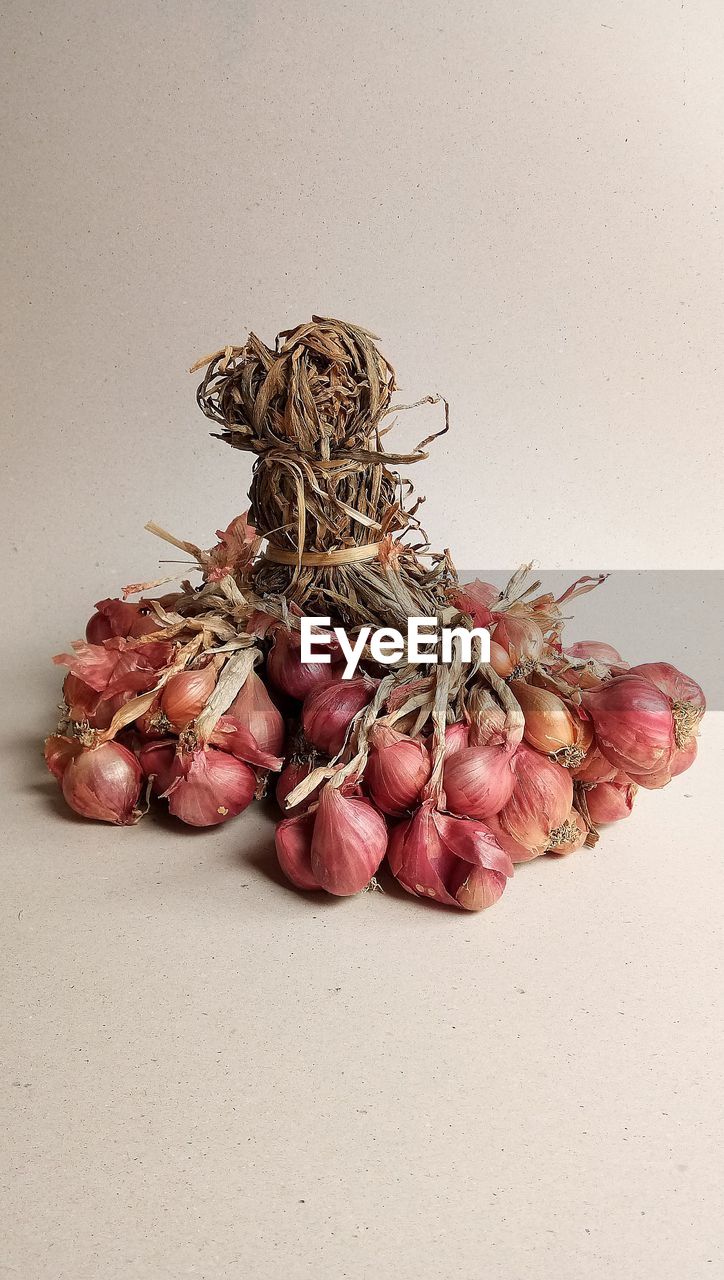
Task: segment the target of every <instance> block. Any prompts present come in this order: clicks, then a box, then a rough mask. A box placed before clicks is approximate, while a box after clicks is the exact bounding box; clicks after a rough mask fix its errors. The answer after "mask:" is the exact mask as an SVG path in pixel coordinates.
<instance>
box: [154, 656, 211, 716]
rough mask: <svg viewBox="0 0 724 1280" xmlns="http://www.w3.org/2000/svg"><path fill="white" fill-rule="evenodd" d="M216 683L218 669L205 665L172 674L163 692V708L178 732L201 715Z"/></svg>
mask: <svg viewBox="0 0 724 1280" xmlns="http://www.w3.org/2000/svg"><path fill="white" fill-rule="evenodd" d="M215 685H216V669H215V667H214V666H213V664H212V663H209V664H208V665H207V666H205V667H199V668H196V669H194V668H191V669H188V670H186V671H179V673H178V675H175V676H171V679H170V680H169V681H168V684H166V685H165V686H164V688H163V690H162V692H161V710H162V712H163V714H164V715H165V716H166V719H167V720H168V722H169V724H170V725H171V726H172V728H174V729H175V730H176V731H177V732H181V731H182V730H184V729H188V727H189V725H190V724H191V723H192V722H193V721H194V720H195V719H196V717H197V716H199V715H201V712H202V711H203V709H204V707H205V706H206V704H207V702H208V701H209V698H210V697H211V695H212V693H213V692H214V687H215Z"/></svg>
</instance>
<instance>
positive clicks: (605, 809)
mask: <svg viewBox="0 0 724 1280" xmlns="http://www.w3.org/2000/svg"><path fill="white" fill-rule="evenodd" d="M637 790H638V787H637V786H636V783H635V782H597V783H596V785H595V786H593V787H590V788H589V789H588V790H587V791H586V804H587V805H588V812H589V814H590V816H591V820H592V821H593V822H595V823H599V822H618V821H619V820H620V819H621V818H627V817H628V815H629V814H630V812H631V810H632V809H633V802H634V797H635V795H636V792H637Z"/></svg>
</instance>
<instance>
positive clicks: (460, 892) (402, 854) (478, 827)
mask: <svg viewBox="0 0 724 1280" xmlns="http://www.w3.org/2000/svg"><path fill="white" fill-rule="evenodd" d="M453 759H455V757H454V756H453ZM387 859H388V862H389V864H390V870H391V871H392V874H393V875H394V877H395V879H396V880H398V881H399V883H400V884H401V885H402V887H403V889H406V890H407V892H408V893H411V894H413V895H414V896H415V897H418V898H430V899H433V900H434V901H435V902H441V903H443V904H444V905H446V906H450V907H462V908H463V909H464V910H466V911H482V910H483V909H484V908H485V907H489V906H492V904H493V903H494V902H497V900H498V898H499V897H500V895H501V894H502V892H503V890H504V888H505V883H506V879H507V878H508V876H511V875H512V874H513V865H512V863H511V861H510V858H509V857H508V854H507V853H505V851H504V850H503V849H502V848H501V847H500V845H499V844H498V841H497V840H496V839H495V836H494V835H493V833H492V832H491V831H490V829H489V827H487V826H486V825H485V824H484V823H482V822H474V821H472V820H470V819H465V818H455V817H452V816H451V815H450V814H446V813H442V812H441V811H440V810H439V809H438V808H437V807H436V802H435V800H434V799H430V800H425V801H423V803H422V804H421V805H420V808H419V809H418V810H417V811H416V813H414V814H413V816H412V817H411V818H409V819H408V821H407V822H401V823H399V824H398V826H396V827H395V828H394V830H393V832H392V835H391V836H390V843H389V848H388V850H387Z"/></svg>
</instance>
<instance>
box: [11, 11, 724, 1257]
mask: <svg viewBox="0 0 724 1280" xmlns="http://www.w3.org/2000/svg"><path fill="white" fill-rule="evenodd" d="M2 44H3V47H2V59H3V63H4V70H3V95H4V99H5V106H6V111H5V125H6V127H5V133H4V141H3V154H2V174H3V189H4V197H5V200H4V204H5V208H6V215H7V220H6V224H5V232H4V237H3V240H4V243H3V249H4V252H3V256H2V271H3V284H4V289H3V293H4V298H5V301H6V306H5V308H4V319H3V338H4V341H3V359H4V375H3V394H4V403H5V412H4V414H3V449H2V457H1V462H2V467H3V479H4V484H5V486H6V488H5V496H4V502H3V511H2V518H3V521H4V522H6V524H7V531H6V534H5V539H4V543H3V545H4V546H5V549H6V560H5V579H4V581H5V594H6V597H9V598H10V603H11V608H10V611H9V612H8V611H7V609H6V612H5V623H6V627H5V628H4V629H5V630H6V633H7V634H6V636H5V637H4V640H3V656H4V669H5V672H6V676H5V681H6V697H5V710H4V716H3V727H2V735H3V745H4V748H5V750H4V753H3V767H4V771H5V773H6V775H7V776H6V783H5V794H6V797H7V799H6V818H5V829H6V836H7V841H6V849H5V854H4V859H5V867H4V885H5V887H4V890H3V894H2V913H3V944H2V945H3V957H4V961H5V964H4V974H5V976H4V979H3V992H4V999H3V1007H4V1015H5V1020H6V1022H5V1028H4V1034H3V1036H2V1042H3V1046H4V1048H3V1050H2V1053H3V1057H2V1097H3V1107H4V1113H5V1115H4V1121H3V1132H6V1134H7V1142H6V1144H5V1146H6V1150H5V1161H6V1171H5V1172H4V1175H3V1178H2V1182H1V1185H2V1188H3V1191H2V1194H3V1198H4V1201H5V1206H4V1214H3V1218H4V1222H5V1233H4V1242H3V1245H2V1250H1V1251H0V1276H3V1277H4V1276H8V1277H12V1278H13V1280H14V1278H15V1277H16V1276H17V1277H23V1280H34V1278H35V1277H38V1278H39V1280H56V1277H61V1276H72V1277H73V1280H111V1278H114V1280H115V1277H121V1276H122V1277H124V1280H128V1278H129V1277H130V1278H133V1280H136V1278H138V1280H146V1278H149V1280H156V1278H157V1277H159V1278H160V1277H164V1278H166V1277H168V1278H169V1280H182V1278H183V1280H185V1278H186V1277H208V1278H209V1280H219V1278H221V1277H226V1276H230V1277H231V1276H233V1277H238V1276H249V1277H255V1278H256V1277H264V1278H266V1277H274V1278H276V1277H282V1276H290V1277H293V1278H294V1280H312V1278H314V1280H339V1278H341V1277H349V1278H351V1280H362V1278H363V1277H365V1278H366V1277H368V1276H385V1277H386V1276H396V1277H399V1278H400V1280H438V1278H439V1277H448V1276H450V1277H453V1276H455V1277H462V1278H463V1280H478V1277H480V1276H482V1275H485V1277H486V1280H518V1277H520V1276H523V1275H526V1276H528V1275H530V1276H532V1277H540V1278H545V1280H549V1278H550V1280H553V1278H554V1277H555V1280H604V1277H606V1278H608V1277H610V1276H612V1275H615V1276H617V1277H619V1278H621V1280H628V1278H629V1277H631V1280H633V1278H634V1277H636V1278H637V1280H638V1278H639V1277H641V1276H654V1275H655V1276H657V1277H658V1278H659V1280H680V1278H681V1277H682V1276H686V1277H687V1280H704V1278H705V1277H707V1278H708V1277H712V1276H714V1275H716V1274H718V1268H720V1267H721V1221H720V1196H719V1191H718V1188H719V1186H720V1181H721V1174H722V1168H721V1155H720V1151H721V1142H722V1137H724V1134H723V1133H722V1113H721V1090H720V1081H721V1071H722V1065H723V1064H722V1037H721V1021H720V1016H721V1010H720V996H719V992H720V988H721V974H720V971H718V970H717V966H718V965H720V963H721V945H720V933H721V930H720V918H721V910H722V906H723V905H724V903H723V902H722V873H721V853H720V839H719V834H718V832H719V823H718V819H717V817H716V813H717V811H718V808H719V799H720V794H719V793H720V790H721V787H720V784H719V780H718V761H717V748H720V746H721V738H722V735H723V734H724V726H723V725H722V723H721V721H720V719H719V717H717V716H713V717H711V718H710V720H709V723H708V725H707V728H706V732H705V739H704V748H703V751H702V760H701V762H700V764H699V765H698V766H697V768H696V770H695V771H693V772H692V773H691V774H688V775H687V777H686V778H685V779H682V780H679V782H678V783H676V784H674V786H672V787H671V788H669V789H668V790H667V791H666V792H665V793H664V794H662V795H654V796H651V795H643V796H641V797H640V803H639V804H638V806H637V812H636V813H635V815H634V817H633V818H632V819H631V821H630V822H629V823H624V824H621V825H620V826H619V827H618V828H617V829H612V830H610V831H609V832H607V833H606V835H605V837H604V840H603V841H602V844H601V847H600V849H599V850H598V851H596V852H594V853H587V854H585V855H580V856H577V857H575V858H571V859H568V860H564V861H560V862H553V861H548V860H546V861H544V862H543V863H536V864H533V865H532V866H529V867H526V868H523V869H522V870H521V872H520V873H519V874H518V876H517V877H516V880H515V882H514V883H513V884H512V885H511V886H510V890H509V892H508V893H507V894H506V896H505V898H504V899H503V901H502V902H501V903H500V904H499V905H498V906H497V907H496V909H495V910H494V911H491V912H489V913H487V914H486V915H485V916H484V917H482V918H469V917H462V918H459V917H457V916H455V917H452V916H451V915H449V914H447V913H445V912H442V911H435V910H434V909H433V910H429V909H426V908H425V907H424V906H421V905H415V904H414V903H413V902H411V901H409V900H407V899H405V898H403V897H402V896H400V895H399V894H397V893H396V892H395V891H394V890H393V889H390V891H389V892H388V893H387V894H386V895H385V896H381V895H371V896H369V895H368V896H366V897H362V898H359V899H356V900H354V901H351V902H346V903H334V902H320V901H317V900H316V899H308V898H302V897H299V896H297V895H295V894H293V893H291V892H289V891H288V890H287V889H286V888H285V887H283V886H282V885H281V884H280V883H279V881H278V879H277V878H276V874H275V872H274V869H273V861H272V860H271V859H270V854H269V849H270V833H271V822H270V816H269V815H267V814H264V813H263V812H255V813H253V814H251V813H250V814H247V815H245V816H244V818H242V819H240V820H239V821H238V822H236V823H234V824H231V825H230V826H229V827H228V828H227V829H223V830H220V831H216V832H212V833H206V834H201V835H198V834H197V835H194V834H190V833H187V832H183V831H182V832H179V831H177V830H176V829H175V828H172V827H171V825H163V824H160V823H157V824H155V825H152V824H151V823H145V824H142V826H141V827H140V828H139V829H136V830H133V831H116V830H111V829H105V828H102V827H96V826H94V825H91V824H85V823H82V822H76V821H75V820H74V819H73V818H72V817H71V816H69V815H68V814H67V813H66V812H64V811H63V810H62V809H61V807H60V805H59V803H58V801H57V798H56V795H55V792H54V790H53V787H52V784H51V782H50V781H49V780H47V779H46V777H45V775H44V773H43V770H42V765H41V763H40V761H39V757H38V741H39V739H40V738H41V736H42V734H43V733H44V732H46V731H47V730H48V729H49V728H50V727H51V725H52V723H53V712H52V708H53V704H54V702H55V701H56V699H57V696H58V689H59V679H58V673H57V672H56V671H55V670H54V669H52V668H51V667H50V666H49V664H48V658H49V655H50V654H52V653H54V652H57V651H58V650H59V649H61V648H63V647H65V646H67V643H68V641H69V640H70V639H71V638H72V637H73V636H75V635H77V634H79V632H80V631H81V630H82V626H83V623H84V621H85V617H86V615H87V614H88V612H89V611H90V607H91V605H92V603H93V601H94V600H96V599H97V598H99V597H100V596H102V595H107V594H109V593H112V592H114V591H116V590H118V589H119V587H120V586H121V585H122V584H124V583H125V582H128V581H131V580H135V579H138V578H140V577H145V576H153V575H154V574H155V573H156V571H157V561H158V557H159V554H163V553H162V552H161V553H160V552H159V547H158V546H157V545H155V544H154V542H153V540H152V539H150V538H149V536H148V535H146V534H144V533H143V531H142V526H143V524H144V522H145V521H146V520H147V519H148V518H149V517H153V518H155V519H157V520H158V521H160V522H161V523H163V524H165V525H166V526H167V527H169V528H172V529H174V530H175V531H177V532H178V533H179V534H180V535H182V536H188V537H191V538H193V539H195V540H197V541H199V542H202V543H204V542H208V541H209V540H210V539H211V537H212V535H213V530H214V529H215V528H217V527H219V526H220V525H224V524H226V523H227V522H228V520H229V519H230V518H231V516H232V515H234V514H235V513H236V512H237V511H238V510H239V509H241V508H242V507H243V506H244V496H243V495H244V493H245V490H246V487H247V484H248V479H249V466H248V462H247V460H246V459H245V458H244V457H241V456H238V455H232V454H231V453H229V451H227V450H225V449H224V448H223V447H222V446H221V445H220V444H217V443H215V442H213V441H209V440H208V437H207V425H206V423H205V422H204V420H203V419H202V418H201V416H200V415H199V413H198V411H197V410H196V408H195V405H194V394H193V393H194V387H195V379H191V378H190V377H189V376H188V374H187V373H186V372H185V369H186V368H187V366H188V365H189V364H190V363H191V362H192V361H193V360H194V359H195V358H196V357H197V356H198V355H201V354H204V353H205V352H207V351H211V350H213V349H214V348H215V347H217V346H218V345H219V344H221V343H223V342H225V341H226V340H229V339H232V340H241V339H243V338H244V336H245V334H246V332H247V331H248V329H249V328H250V327H253V328H254V329H256V331H257V332H259V333H260V335H261V336H263V337H264V338H266V339H267V340H271V339H272V338H273V336H274V334H275V333H276V331H277V330H279V329H281V328H284V327H287V326H288V325H291V324H294V323H296V322H298V321H300V320H302V319H304V318H306V317H307V316H309V315H310V314H311V313H312V312H313V311H316V312H319V313H322V314H333V315H335V314H336V315H340V316H343V317H345V318H349V319H353V320H356V321H358V322H360V323H363V324H366V325H368V326H369V327H370V328H372V329H374V330H375V332H377V333H378V334H379V335H380V337H381V339H382V342H383V349H384V350H385V352H386V353H388V354H389V355H390V356H391V358H392V359H393V361H394V362H395V363H396V365H397V367H398V371H399V379H400V383H401V385H402V387H403V390H404V393H405V396H406V397H408V398H416V397H417V396H419V395H421V394H423V393H425V392H427V391H437V390H439V391H442V392H444V393H445V394H447V395H448V396H449V398H450V400H451V403H452V407H453V420H454V432H451V434H450V436H449V437H448V438H447V439H446V440H445V441H442V442H440V444H439V446H438V447H437V449H436V453H435V458H434V462H431V463H429V464H428V465H427V466H426V467H425V468H424V470H423V469H420V468H418V475H417V476H416V480H417V482H418V484H419V486H420V488H421V489H422V490H423V492H425V493H426V494H427V497H428V502H427V507H426V509H425V516H426V524H427V526H428V529H429V532H430V535H431V539H432V541H433V543H434V544H436V545H449V546H451V547H452V548H453V549H454V551H455V556H456V559H457V561H458V563H459V564H460V565H461V566H462V567H463V568H474V567H476V566H479V565H487V566H494V567H499V568H504V567H506V566H514V565H515V564H517V563H518V562H520V561H521V560H524V559H528V558H530V557H531V556H536V557H537V558H538V560H539V562H540V563H541V564H543V565H546V566H549V567H551V568H556V567H560V568H569V567H575V568H578V567H579V566H583V567H599V566H604V567H608V568H619V569H642V568H668V569H692V568H700V569H713V568H721V567H722V516H721V507H720V493H721V482H722V476H721V466H722V450H721V445H720V427H721V408H720V406H721V403H722V361H721V347H722V321H723V319H724V316H723V309H724V308H723V301H724V291H722V288H721V261H722V237H721V224H720V218H721V212H720V204H721V192H722V176H723V167H724V164H723V160H722V156H723V154H724V153H723V150H722V144H723V143H724V137H723V134H724V129H723V124H724V114H723V112H722V89H721V85H722V66H723V65H724V25H723V24H722V14H721V6H720V5H719V4H718V3H716V0H710V2H706V0H685V2H684V3H681V2H680V0H626V2H625V3H624V2H623V0H618V2H615V0H602V2H601V3H598V4H581V3H576V2H575V0H558V2H557V3H553V0H532V2H531V3H527V4H512V3H502V2H498V3H488V4H475V3H464V4H460V3H452V4H444V5H441V4H438V3H432V2H430V0H415V2H409V0H407V2H405V0H398V2H397V3H395V4H387V3H373V2H372V0H360V2H358V3H346V4H343V3H331V2H330V3H325V2H323V0H316V2H315V3H306V4H299V5H296V6H289V5H277V4H262V3H255V4H252V3H236V4H234V3H211V2H210V0H208V2H204V0H197V2H196V3H194V4H191V3H187V2H185V0H184V2H181V3H178V2H176V3H167V4H166V3H158V2H151V0H146V2H145V3H137V2H136V3H129V4H124V5H122V6H118V5H103V4H94V3H89V2H88V0H84V2H83V3H68V4H64V5H62V6H61V5H57V4H48V3H42V4H34V5H31V6H28V5H27V4H22V5H21V4H19V3H15V2H14V0H13V2H12V3H11V4H10V7H9V11H8V12H7V14H6V17H5V20H4V23H3V41H2ZM408 419H409V420H407V421H405V422H404V423H403V424H401V426H400V432H399V438H400V442H401V443H403V442H404V443H407V444H412V443H414V441H415V440H417V439H419V438H420V437H421V436H422V435H424V434H427V431H428V429H431V428H432V426H433V423H434V421H435V419H434V416H433V411H432V410H422V411H420V413H419V414H418V415H414V416H413V415H408ZM583 609H584V605H583V604H582V606H581V611H582V613H583ZM583 616H584V617H585V614H583ZM674 620H675V621H676V619H674ZM684 625H685V623H684ZM718 644H719V633H718V631H717V630H715V629H714V626H713V625H712V631H711V647H712V651H713V650H714V648H715V647H718ZM642 656H643V655H642ZM650 656H659V655H658V654H657V655H650ZM660 656H674V655H673V654H669V653H664V652H661V654H660Z"/></svg>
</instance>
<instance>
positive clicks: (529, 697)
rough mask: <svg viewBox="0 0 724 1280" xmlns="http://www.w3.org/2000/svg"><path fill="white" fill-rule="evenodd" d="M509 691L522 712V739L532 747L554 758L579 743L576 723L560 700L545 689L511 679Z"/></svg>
mask: <svg viewBox="0 0 724 1280" xmlns="http://www.w3.org/2000/svg"><path fill="white" fill-rule="evenodd" d="M510 690H511V692H512V693H513V694H514V696H515V698H516V700H517V702H518V703H519V705H520V709H521V711H522V712H523V716H524V718H525V728H524V730H523V736H524V737H525V740H526V742H527V743H528V744H529V745H530V746H531V747H535V749H536V751H542V752H543V753H544V754H545V755H554V754H555V752H557V751H562V750H564V749H565V748H566V747H573V746H575V744H576V742H577V740H578V730H577V726H576V722H575V720H574V718H573V715H572V714H571V712H570V711H569V710H568V707H567V706H566V704H565V702H564V701H563V699H562V698H559V697H558V695H557V694H555V693H551V692H550V691H549V690H548V689H540V688H538V686H537V685H532V684H526V683H525V681H524V680H511V681H510Z"/></svg>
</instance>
